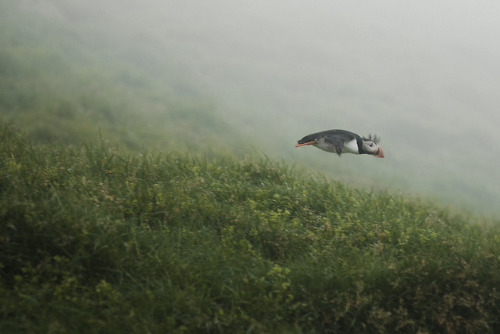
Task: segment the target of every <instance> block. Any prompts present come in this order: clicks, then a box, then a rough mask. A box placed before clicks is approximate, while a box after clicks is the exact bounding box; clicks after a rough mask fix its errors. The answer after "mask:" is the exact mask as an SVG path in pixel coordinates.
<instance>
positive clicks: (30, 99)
mask: <svg viewBox="0 0 500 334" xmlns="http://www.w3.org/2000/svg"><path fill="white" fill-rule="evenodd" d="M18 5H19V4H11V5H10V6H9V5H7V4H0V77H1V80H0V119H3V120H4V121H5V120H8V121H10V122H14V123H15V124H18V125H20V126H22V127H23V129H25V130H26V132H27V133H28V134H29V135H30V137H31V138H32V139H33V140H34V141H36V142H60V143H65V144H81V143H92V142H93V143H95V142H98V141H99V132H101V133H102V136H103V137H105V138H107V139H109V140H110V141H111V142H112V143H113V144H119V145H121V146H124V147H127V148H129V149H132V150H141V149H142V148H144V147H148V148H149V149H155V150H161V151H168V150H172V149H177V150H193V151H198V152H213V151H219V152H230V153H233V152H234V148H235V147H236V144H237V141H238V140H237V139H235V138H241V136H238V135H237V134H236V132H235V131H233V130H232V129H231V128H230V127H229V126H228V125H227V124H226V123H225V122H224V120H223V119H222V118H220V117H218V116H217V111H216V109H215V105H214V102H213V101H212V100H211V99H210V98H206V97H201V95H200V94H198V92H196V91H195V90H191V88H190V87H188V86H189V85H188V84H186V83H185V82H184V80H183V79H182V78H179V77H178V76H177V75H176V74H175V73H176V71H175V70H172V71H171V75H170V76H168V77H167V78H164V77H161V78H160V77H158V76H155V75H153V74H152V73H151V72H153V71H154V70H151V69H148V68H147V66H145V65H144V66H143V67H141V66H136V65H137V64H136V63H134V61H135V62H139V63H141V61H140V60H138V59H135V58H134V57H133V55H128V57H129V58H133V59H132V60H131V59H127V57H124V56H122V57H119V56H118V55H117V54H115V53H113V52H116V53H118V54H121V53H120V51H117V50H114V49H112V48H111V47H109V46H105V45H107V44H106V43H107V42H108V41H109V40H115V39H117V38H119V36H120V33H119V31H110V32H107V34H106V33H104V32H103V33H102V36H101V34H97V35H95V34H94V35H92V38H89V36H88V35H89V31H88V30H90V28H89V27H86V26H84V25H83V24H82V23H80V22H78V20H76V22H75V27H72V28H68V22H66V21H64V20H62V19H60V18H58V17H57V16H56V17H50V15H48V14H46V15H48V17H46V15H37V13H36V12H35V13H30V11H29V10H26V9H24V10H17V8H16V7H17V6H18ZM11 7H13V8H11ZM70 7H71V6H70ZM72 15H76V14H75V13H73V14H68V16H69V17H70V18H71V17H72ZM24 21H29V22H30V25H26V26H24V25H20V24H19V22H24ZM82 30H84V31H85V32H82ZM102 30H103V31H106V30H104V29H102ZM116 44H117V45H121V44H120V43H119V42H116ZM151 66H153V65H151ZM221 133H224V134H225V136H226V137H221V136H220V134H221ZM228 138H230V139H231V141H230V144H228V143H229V141H228V140H227V139H228Z"/></svg>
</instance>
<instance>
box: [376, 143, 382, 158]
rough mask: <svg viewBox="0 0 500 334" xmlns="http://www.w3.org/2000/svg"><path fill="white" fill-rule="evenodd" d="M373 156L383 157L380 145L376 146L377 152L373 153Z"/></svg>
mask: <svg viewBox="0 0 500 334" xmlns="http://www.w3.org/2000/svg"><path fill="white" fill-rule="evenodd" d="M377 146H378V145H377ZM375 157H377V158H383V157H384V150H383V149H382V147H380V146H379V147H378V152H377V153H376V154H375Z"/></svg>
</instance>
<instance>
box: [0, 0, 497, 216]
mask: <svg viewBox="0 0 500 334" xmlns="http://www.w3.org/2000/svg"><path fill="white" fill-rule="evenodd" d="M2 9H3V12H4V13H3V14H2V17H3V18H4V19H7V20H9V22H10V24H11V26H13V27H14V26H15V27H16V29H18V31H20V32H21V33H22V34H23V36H24V40H23V43H32V44H34V45H35V44H36V45H38V44H39V43H42V42H41V41H40V39H43V40H44V41H43V43H45V44H44V45H45V46H47V45H50V46H51V48H52V51H51V52H57V54H58V55H59V58H54V57H50V58H51V59H52V60H53V63H50V64H49V63H44V62H41V63H40V64H33V66H34V67H35V66H39V68H40V69H39V71H46V73H48V74H50V75H55V74H54V73H57V72H58V71H59V70H60V68H61V67H60V66H59V65H58V64H59V63H58V62H60V63H62V64H64V66H66V67H67V68H69V69H73V68H75V69H78V71H80V72H79V73H82V71H83V72H85V71H86V70H87V71H88V73H96V72H98V73H99V76H98V77H92V76H93V75H94V74H92V75H89V77H88V80H86V81H82V82H80V83H79V84H78V85H76V84H75V85H74V86H71V87H73V89H77V88H78V87H79V85H81V86H82V87H87V88H86V89H88V87H90V86H92V85H95V82H94V80H95V81H97V80H100V79H101V76H105V75H106V73H113V75H110V77H112V78H114V81H113V84H112V85H108V86H106V87H100V86H99V89H97V88H96V90H95V91H98V94H102V95H106V96H113V95H112V94H113V92H114V90H115V89H118V88H117V87H120V86H126V87H127V89H128V91H130V92H132V94H128V95H127V100H126V101H125V102H123V106H124V108H125V106H126V107H127V108H128V109H129V110H132V112H133V113H134V114H135V115H140V117H141V120H142V121H143V122H144V123H146V124H148V126H150V129H151V130H150V131H149V132H151V131H153V130H154V131H160V133H161V136H164V137H165V138H168V142H169V143H178V145H177V147H179V149H181V150H183V149H186V148H187V149H192V150H196V149H197V147H198V145H200V143H202V142H204V141H205V140H206V138H207V137H210V138H212V137H215V138H217V137H218V138H220V142H222V143H224V144H223V145H228V147H230V148H231V149H232V150H234V151H235V152H237V153H240V154H245V153H248V152H253V151H255V150H257V151H259V152H263V153H264V154H266V155H267V156H269V157H270V158H271V159H276V160H285V161H287V162H290V163H293V164H295V165H297V166H299V168H303V169H305V170H308V171H311V172H312V175H313V176H314V175H320V174H321V173H325V174H326V175H328V176H329V177H332V178H334V179H338V180H341V181H345V182H348V183H349V184H352V185H355V186H362V187H367V188H370V189H371V188H373V189H377V190H379V189H382V190H383V189H388V190H389V191H393V192H404V193H407V194H415V195H418V196H424V197H426V198H431V199H433V198H435V199H439V200H442V201H444V202H448V203H452V204H454V205H457V206H459V207H460V206H463V207H465V208H467V209H472V210H475V211H476V212H479V213H484V214H491V213H495V214H498V213H499V208H498V203H499V201H500V178H499V177H498V165H499V158H498V157H499V156H500V134H499V131H498V124H499V123H500V113H499V112H498V105H499V102H500V101H499V100H500V94H499V92H498V88H499V87H500V63H499V59H500V46H499V44H498V41H499V40H500V38H499V37H500V36H499V35H500V21H499V20H498V18H499V17H500V4H499V3H498V2H494V1H484V0H481V1H459V2H457V1H439V2H436V1H428V0H425V1H419V2H401V1H395V0H394V1H390V0H383V1H376V2H374V1H326V0H325V1H323V0H319V1H314V2H306V1H295V0H291V1H290V0H287V1H262V0H254V1H234V0H233V1H229V0H215V1H201V0H182V1H181V0H179V1H173V0H169V1H159V0H158V1H156V0H148V1H141V2H138V1H117V0H116V1H115V0H112V1H106V2H102V1H86V2H80V1H67V0H66V1H63V0H53V1H49V0H46V1H43V0H40V1H36V0H22V1H6V2H4V4H3V5H2ZM26 17H29V18H30V19H29V20H24V19H25V18H26ZM35 30H36V31H37V32H38V33H39V34H40V35H39V37H37V38H32V40H30V39H29V36H31V35H30V34H32V33H34V32H32V31H35ZM8 33H9V32H8V31H5V29H4V32H3V33H0V34H3V35H4V37H5V36H7V37H5V38H3V42H4V43H11V44H10V45H12V44H13V43H14V42H13V40H12V38H11V39H9V37H8V36H13V35H8ZM37 36H38V35H37ZM40 36H43V38H41V37H40ZM27 41H28V42H27ZM37 59H44V58H43V53H42V56H41V57H38V58H37ZM123 68H127V70H126V71H122V70H121V69H123ZM65 73H66V72H65ZM116 73H121V74H119V75H117V74H116ZM4 75H5V74H4ZM64 80H67V81H68V82H71V80H72V77H71V76H65V79H64ZM68 82H65V83H61V86H67V84H68ZM75 87H76V88H75ZM139 96H141V99H140V100H139ZM165 97H168V98H171V99H182V100H183V101H190V100H193V101H198V102H199V103H198V104H195V105H194V106H191V107H189V108H187V107H184V108H181V109H179V110H180V111H178V110H177V111H176V110H173V109H175V108H170V109H172V110H170V109H169V110H167V111H165V110H164V109H162V108H161V104H162V101H163V100H162V99H163V98H165ZM138 101H141V103H139V102H138ZM144 101H147V102H144ZM200 101H201V102H200ZM200 106H203V108H201V107H200ZM167 109H168V108H167ZM112 111H113V112H115V113H116V112H118V115H119V110H118V111H117V110H116V108H112ZM175 113H177V114H182V115H175ZM190 114H191V115H192V117H190V116H189V115H190ZM162 115H163V116H162ZM204 115H209V116H204ZM174 116H175V117H174ZM122 117H123V118H126V117H129V114H126V113H123V116H122ZM206 117H207V118H206ZM10 118H12V119H14V120H15V119H16V116H15V115H14V116H11V117H10ZM114 120H115V121H116V117H115V118H114ZM160 120H161V121H160ZM176 120H182V121H181V122H178V121H176ZM219 120H220V121H219ZM190 122H191V123H196V126H195V127H194V128H193V125H191V124H190ZM153 123H154V124H155V126H156V127H153V125H152V124H153ZM214 124H215V125H214ZM184 126H186V127H190V129H191V130H190V131H187V130H185V131H184V130H183V129H185V128H184ZM95 127H96V128H98V127H99V124H95ZM134 127H135V124H134V122H131V123H130V124H128V128H127V129H128V130H126V131H125V132H128V131H130V132H131V133H132V132H133V131H135V129H134ZM193 129H195V130H196V131H194V130H193ZM211 129H213V131H212V130H211ZM328 129H346V130H349V131H353V132H355V133H358V134H360V135H362V136H366V135H368V134H370V133H371V134H377V135H378V136H380V137H381V138H382V141H381V143H380V145H381V146H382V147H383V149H384V152H385V155H386V158H385V159H374V158H372V157H369V156H354V155H343V156H342V157H341V158H339V157H338V156H336V155H334V154H328V153H326V152H323V151H320V150H318V149H315V148H312V147H304V148H297V149H296V148H295V147H294V145H295V143H296V141H297V140H298V139H300V138H302V137H303V136H305V135H307V134H310V133H313V132H317V131H322V130H328ZM96 132H97V130H96ZM145 135H146V134H145ZM141 138H142V137H141V135H140V134H137V135H136V140H138V141H140V140H141ZM186 142H188V144H187V145H186ZM215 142H216V141H215ZM175 146H176V145H173V147H175ZM220 148H221V150H224V149H225V146H220ZM168 149H171V147H168V148H167V147H165V150H168ZM317 173H319V174H317Z"/></svg>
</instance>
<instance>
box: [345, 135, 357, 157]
mask: <svg viewBox="0 0 500 334" xmlns="http://www.w3.org/2000/svg"><path fill="white" fill-rule="evenodd" d="M344 153H354V154H359V151H358V143H357V141H356V139H353V140H351V141H348V142H346V143H345V144H344Z"/></svg>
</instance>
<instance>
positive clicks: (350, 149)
mask: <svg viewBox="0 0 500 334" xmlns="http://www.w3.org/2000/svg"><path fill="white" fill-rule="evenodd" d="M378 141H379V139H378V138H377V136H374V137H373V138H372V136H371V135H370V136H368V138H364V137H361V136H359V135H357V134H355V133H353V132H350V131H346V130H328V131H321V132H317V133H313V134H310V135H307V136H305V137H304V138H302V139H301V140H299V141H298V142H297V145H295V147H299V146H305V145H313V146H316V147H317V148H320V149H322V150H323V151H327V152H333V153H337V154H338V155H339V156H340V155H341V154H342V153H353V154H370V155H373V156H375V157H377V158H383V157H384V151H383V150H382V147H380V146H379V144H378V143H377V142H378Z"/></svg>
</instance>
